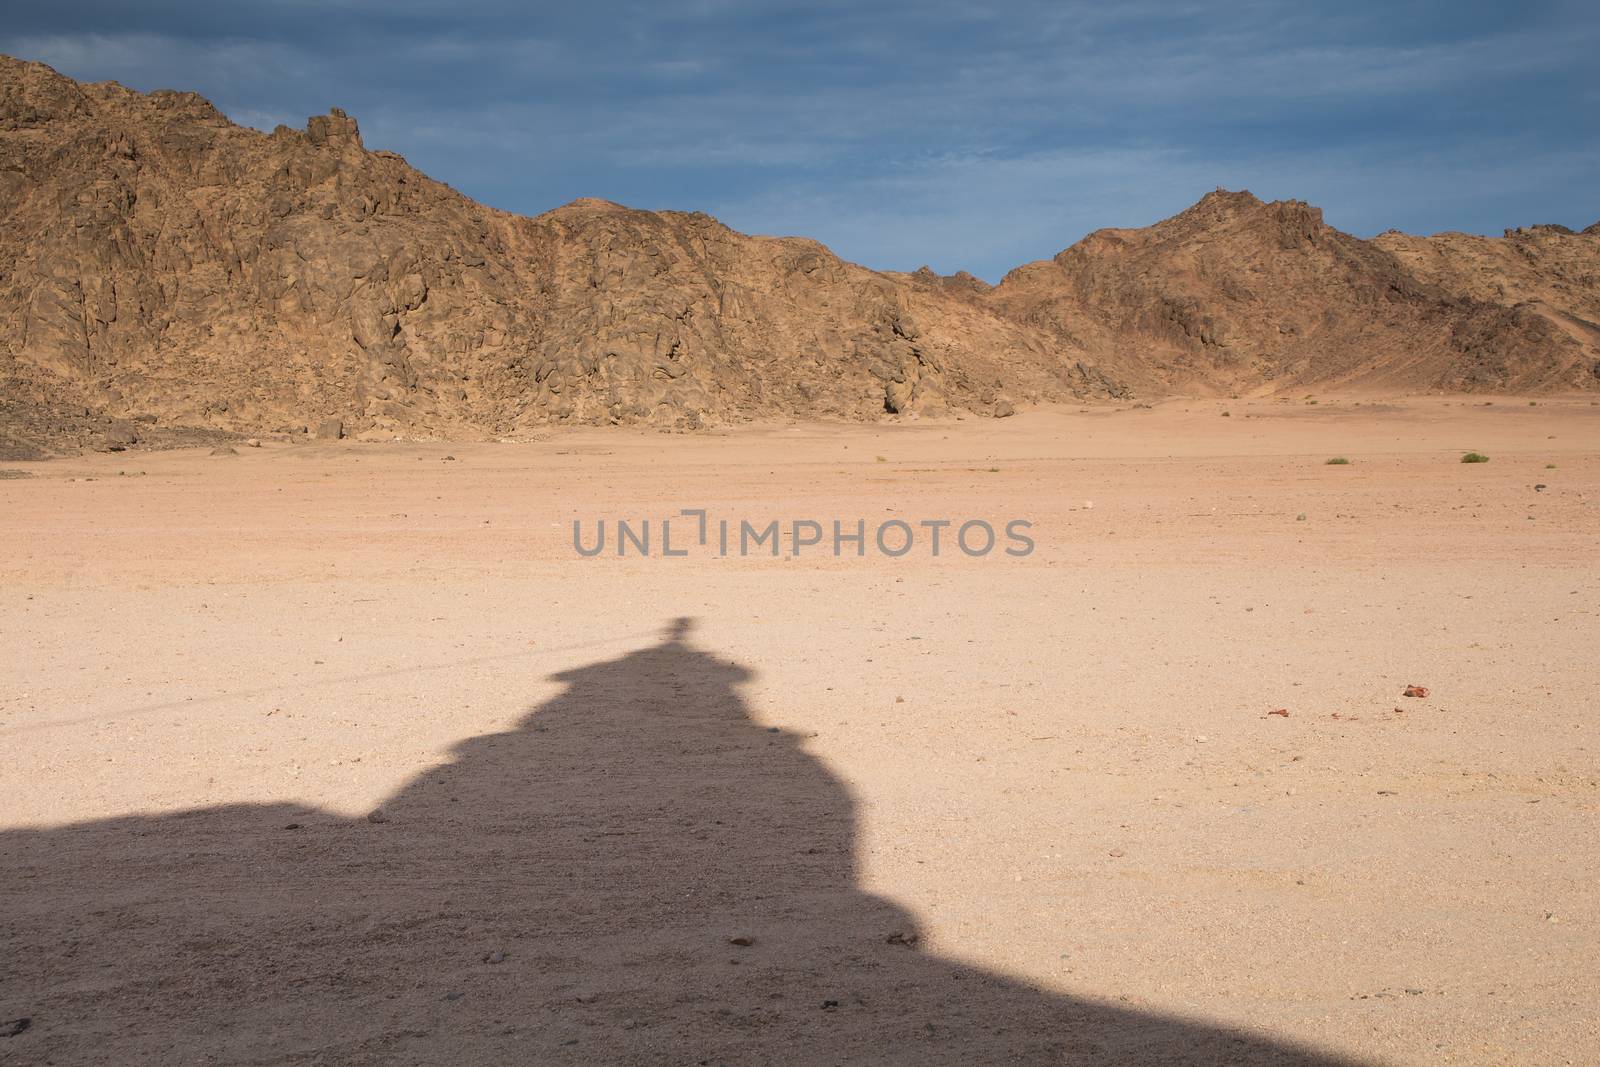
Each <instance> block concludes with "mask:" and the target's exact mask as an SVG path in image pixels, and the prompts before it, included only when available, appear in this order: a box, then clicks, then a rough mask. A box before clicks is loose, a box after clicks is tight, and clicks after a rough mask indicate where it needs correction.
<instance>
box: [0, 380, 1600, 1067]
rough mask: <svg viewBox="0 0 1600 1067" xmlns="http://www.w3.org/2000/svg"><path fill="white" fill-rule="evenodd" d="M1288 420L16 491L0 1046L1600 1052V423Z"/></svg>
mask: <svg viewBox="0 0 1600 1067" xmlns="http://www.w3.org/2000/svg"><path fill="white" fill-rule="evenodd" d="M1317 399H1318V403H1316V404H1311V403H1308V402H1306V401H1305V400H1302V399H1295V400H1292V401H1290V400H1271V399H1258V400H1230V401H1222V400H1184V399H1175V400H1169V401H1165V402H1162V403H1158V404H1156V405H1155V406H1154V407H1153V408H1143V407H1140V408H1133V407H1124V408H1122V409H1119V410H1110V409H1099V408H1097V409H1093V410H1078V409H1076V408H1070V407H1069V408H1041V409H1034V410H1027V411H1023V412H1022V413H1020V414H1019V415H1018V416H1017V417H1015V418H1010V419H1005V420H1001V421H995V420H992V419H968V420H927V421H914V422H909V423H905V424H880V425H860V424H820V423H802V424H762V425H756V426H748V427H741V428H738V429H735V430H729V431H726V432H719V433H715V434H704V435H691V436H684V435H667V434H661V433H655V432H650V431H646V430H630V429H615V428H614V429H610V430H606V429H572V430H562V431H551V432H550V433H549V434H548V435H547V436H545V437H544V439H542V440H537V441H531V442H519V443H506V444H496V443H476V444H369V443H360V442H351V441H345V442H337V443H315V444H305V443H302V444H290V443H287V442H281V441H277V440H266V441H264V442H263V443H262V445H261V447H259V448H251V447H245V446H244V445H242V444H241V445H239V446H238V447H237V451H236V454H232V455H229V454H223V455H212V454H210V453H209V450H207V449H191V450H182V451H173V452H161V453H139V452H128V453H122V454H87V455H83V456H79V457H71V458H60V459H54V460H50V461H46V462H38V463H8V464H5V465H4V466H6V467H7V468H8V469H13V470H21V471H24V472H26V473H27V474H28V475H31V476H29V477H21V478H12V479H7V480H0V537H3V539H4V543H5V545H6V546H7V552H6V553H5V556H4V559H3V562H0V569H3V573H0V632H3V634H4V641H5V648H6V655H5V656H4V657H3V658H0V737H3V741H4V752H5V759H4V765H5V767H6V771H5V773H4V774H3V775H0V899H3V907H0V916H3V917H0V1024H4V1026H5V1027H6V1028H7V1029H9V1030H11V1031H13V1036H10V1037H4V1038H0V1058H4V1059H5V1060H6V1061H8V1062H15V1063H43V1062H57V1063H65V1062H106V1063H113V1062H115V1063H138V1062H149V1063H156V1062H159V1063H197V1062H209V1061H211V1060H214V1059H224V1060H228V1061H231V1062H305V1063H335V1062H337V1063H362V1062H371V1063H377V1062H385V1063H389V1062H405V1063H435V1062H441V1061H444V1060H447V1059H448V1060H451V1061H457V1062H524V1063H564V1062H572V1063H578V1062H620V1063H641V1064H642V1063H756V1062H793V1063H808V1064H809V1063H836V1062H846V1061H852V1060H855V1061H859V1060H862V1059H868V1058H870V1059H873V1060H877V1061H881V1062H899V1063H906V1064H926V1063H998V1062H1023V1063H1046V1062H1070V1063H1096V1064H1099V1063H1256V1062H1259V1063H1363V1064H1369V1063H1371V1064H1380V1063H1381V1064H1419V1065H1420V1064H1439V1063H1451V1064H1579V1063H1591V1062H1593V1061H1594V1058H1595V1056H1596V1050H1597V1049H1600V1023H1597V1010H1596V1008H1595V1003H1594V998H1593V994H1594V989H1593V981H1594V977H1595V961H1596V959H1600V911H1597V903H1600V900H1597V894H1596V888H1595V880H1594V875H1595V871H1596V870H1597V869H1600V841H1597V837H1596V834H1595V826H1596V814H1597V807H1600V760H1597V752H1600V738H1597V736H1596V733H1597V724H1600V720H1597V718H1596V709H1597V708H1600V672H1597V671H1596V670H1595V665H1594V664H1595V661H1594V654H1595V649H1596V647H1600V624H1597V614H1596V612H1597V608H1596V594H1597V591H1600V572H1597V569H1596V561H1597V560H1600V407H1596V406H1594V404H1593V403H1592V402H1591V401H1589V400H1588V399H1573V400H1561V399H1549V398H1540V399H1539V400H1538V402H1537V404H1532V405H1530V403H1529V402H1528V401H1527V400H1515V399H1508V398H1504V397H1498V398H1495V399H1494V401H1493V402H1492V403H1486V402H1485V401H1484V400H1483V399H1481V398H1426V399H1409V400H1396V401H1393V402H1384V403H1377V402H1373V401H1371V400H1364V401H1363V402H1361V403H1359V404H1358V403H1357V402H1356V401H1355V400H1353V399H1348V398H1337V397H1319V398H1317ZM1224 411H1226V412H1227V413H1228V414H1227V417H1223V415H1222V413H1223V412H1224ZM1469 449H1476V450H1478V451H1480V452H1482V453H1485V454H1487V455H1488V456H1489V457H1490V462H1488V463H1483V464H1463V463H1461V462H1460V457H1461V455H1462V453H1463V452H1465V451H1467V450H1469ZM1336 456H1343V457H1347V458H1348V459H1350V460H1351V462H1350V463H1349V464H1348V465H1328V464H1327V463H1326V462H1325V461H1326V460H1327V459H1329V458H1332V457H1336ZM1552 465H1553V466H1552ZM1539 486H1543V488H1542V489H1541V488H1538V487H1539ZM694 507H703V508H706V509H708V510H709V511H710V513H711V515H712V516H713V518H715V517H718V516H721V517H732V518H749V519H752V520H765V519H767V518H783V519H786V520H787V519H789V518H815V519H818V520H831V519H834V518H839V519H843V520H846V521H848V522H850V523H853V522H854V521H855V520H856V519H858V518H863V519H866V520H869V521H872V522H877V521H882V520H884V519H886V518H895V517H899V518H902V519H905V520H907V521H913V520H916V519H922V518H937V517H950V518H954V519H957V520H961V519H965V518H971V517H978V518H985V519H989V520H992V521H996V522H1003V521H1005V520H1009V519H1011V518H1015V517H1021V518H1026V519H1029V520H1031V521H1032V522H1033V523H1034V527H1033V531H1032V532H1033V536H1034V537H1035V539H1036V544H1037V548H1036V551H1035V552H1034V553H1033V554H1031V555H1029V556H1027V557H1023V558H1013V557H1006V556H1004V555H1002V554H998V553H996V554H993V555H991V556H986V557H984V558H981V559H975V558H969V557H965V556H963V555H960V554H959V553H949V552H946V553H945V554H943V555H941V556H940V557H938V558H934V557H932V556H931V555H929V554H928V553H927V552H926V551H921V550H918V551H913V552H912V553H910V554H908V555H907V556H905V557H903V558H899V559H888V558H884V557H882V556H881V555H877V554H871V555H868V556H867V557H865V558H854V557H845V558H838V559H836V558H833V557H832V556H831V555H829V554H826V553H825V552H818V553H816V554H813V553H811V552H809V551H807V552H802V554H801V555H800V556H799V557H797V558H789V557H788V556H787V555H784V556H780V558H778V559H773V558H770V557H750V558H717V557H716V556H715V555H714V554H706V553H704V552H697V553H693V554H691V555H690V556H689V557H686V558H662V557H660V556H659V555H657V556H653V557H651V558H643V559H641V558H623V559H618V558H616V556H615V555H614V554H610V553H607V554H603V555H601V556H599V557H596V558H593V559H585V558H579V557H578V556H577V555H576V554H575V553H574V551H573V549H572V545H571V534H572V530H571V524H572V521H573V520H574V519H580V520H582V521H584V522H585V523H588V522H590V521H592V520H594V519H598V518H602V517H604V518H608V519H615V518H616V517H625V518H659V517H662V516H670V515H674V514H676V513H677V511H678V510H679V509H681V508H694ZM1300 516H1303V518H1301V517H1300ZM1408 686H1421V687H1425V688H1426V689H1427V690H1428V695H1427V696H1426V697H1406V696H1403V695H1402V694H1403V692H1404V691H1405V690H1406V688H1407V687H1408ZM1280 709H1281V710H1282V711H1283V712H1286V713H1287V714H1273V713H1274V712H1277V711H1279V710H1280ZM741 942H748V943H747V944H746V943H741ZM9 1020H16V1022H8V1021H9ZM22 1020H27V1022H26V1023H24V1022H22Z"/></svg>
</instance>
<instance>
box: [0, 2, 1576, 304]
mask: <svg viewBox="0 0 1600 1067" xmlns="http://www.w3.org/2000/svg"><path fill="white" fill-rule="evenodd" d="M0 52H5V53H8V54H11V55H16V56H20V57H22V58H26V59H39V60H43V61H44V62H47V63H49V64H51V65H52V66H54V67H56V68H57V69H58V70H61V71H62V72H63V73H66V74H70V75H72V76H73V77H75V78H79V79H85V80H103V79H115V80H117V81H120V82H122V83H123V84H125V85H129V86H131V87H133V88H136V89H143V90H149V89H156V88H178V89H194V90H196V91H198V92H200V93H203V94H204V95H205V96H207V97H209V98H210V99H211V100H213V101H214V102H215V103H216V104H217V105H218V106H219V107H220V108H222V110H223V111H224V112H226V113H227V114H228V115H229V116H230V117H231V118H233V119H234V120H235V121H236V122H241V123H246V124H249V125H253V126H259V127H262V128H264V129H270V128H271V127H272V126H273V125H275V124H276V123H279V122H284V123H288V124H290V125H294V126H303V125H304V122H305V118H306V116H307V115H311V114H315V113H321V112H324V111H326V110H327V108H328V107H329V106H330V105H337V106H340V107H343V108H345V110H347V111H349V112H350V113H351V114H352V115H354V116H356V117H357V118H358V119H359V120H360V122H361V127H362V133H363V135H364V137H365V139H366V142H367V145H368V147H372V148H386V149H390V150H392V151H396V152H400V153H402V154H404V155H405V156H406V157H407V158H408V159H410V161H411V162H412V163H413V164H415V165H416V166H418V167H420V168H421V169H422V170H424V171H426V172H427V173H429V174H430V175H432V176H434V177H435V178H438V179H440V180H442V181H446V182H449V183H450V184H451V185H453V186H455V187H456V188H458V189H460V190H462V191H463V192H465V193H467V194H469V195H471V196H473V197H476V198H477V199H479V200H482V201H484V202H485V203H489V204H493V205H495V206H496V207H501V208H506V209H509V210H513V211H520V212H525V213H529V214H535V213H538V212H540V211H544V210H547V209H549V208H551V207H554V206H556V205H558V204H561V203H564V202H566V201H568V200H571V199H574V198H576V197H579V196H600V197H606V198H608V199H612V200H618V201H621V202H623V203H626V204H630V205H634V206H637V207H647V208H678V209H683V210H703V211H708V212H710V213H712V214H714V215H716V216H718V217H719V218H721V219H722V220H723V221H724V222H726V223H728V224H729V225H731V226H733V227H735V228H737V229H740V230H744V231H747V232H753V233H783V234H804V235H806V236H810V237H815V238H817V239H819V240H821V241H823V242H825V243H827V244H828V245H830V246H832V247H833V248H834V249H835V250H836V251H837V252H839V253H840V254H841V255H843V256H845V257H846V258H848V259H853V260H856V261H858V262H861V263H865V264H867V265H868V266H872V267H879V268H887V269H900V270H909V269H913V268H915V267H917V266H919V265H921V264H925V263H926V264H929V265H931V266H932V267H933V268H934V269H936V270H939V271H942V272H946V273H949V272H953V271H955V270H959V269H965V270H970V271H972V272H973V273H975V274H978V275H979V276H981V277H986V278H989V279H991V280H995V279H997V278H998V277H999V276H1000V275H1001V274H1003V273H1004V272H1005V271H1006V270H1008V269H1010V268H1011V267H1014V266H1016V265H1018V264H1020V263H1023V262H1026V261H1028V260H1032V259H1039V258H1043V257H1047V256H1050V255H1053V254H1054V253H1056V252H1057V251H1059V250H1060V249H1062V248H1064V247H1065V246H1067V245H1068V244H1070V243H1072V242H1073V241H1075V240H1077V239H1078V238H1079V237H1081V236H1083V235H1084V234H1085V233H1087V232H1088V231H1090V230H1092V229H1095V228H1097V227H1100V226H1111V225H1117V226H1136V225H1145V224H1148V223H1150V222H1153V221H1155V220H1157V219H1159V218H1163V217H1165V216H1167V215H1170V214H1173V213H1174V212H1176V211H1179V210H1181V209H1183V208H1184V207H1186V206H1187V205H1189V204H1190V203H1192V202H1194V201H1195V200H1197V199H1198V198H1199V197H1200V196H1201V195H1203V194H1204V193H1205V192H1207V191H1208V190H1210V189H1212V188H1215V187H1217V186H1219V185H1220V186H1225V187H1227V188H1233V189H1237V188H1248V189H1250V190H1252V191H1253V192H1255V193H1256V194H1257V195H1258V196H1261V197H1263V198H1264V199H1277V198H1288V197H1294V198H1297V199H1302V200H1309V201H1311V202H1312V203H1314V204H1317V205H1319V206H1321V207H1323V208H1324V209H1325V211H1326V215H1327V218H1328V221H1330V222H1331V223H1333V224H1334V225H1337V226H1340V227H1342V228H1344V229H1347V230H1351V231H1353V232H1355V233H1359V234H1363V235H1369V234H1372V233H1376V232H1378V231H1380V230H1384V229H1387V228H1389V227H1395V228H1398V229H1403V230H1407V231H1409V232H1420V233H1429V232H1435V231H1438V230H1446V229H1456V230H1467V231H1472V232H1480V233H1496V234H1497V233H1499V232H1500V230H1501V229H1503V228H1504V227H1507V226H1516V225H1525V224H1529V223H1535V222H1560V223H1565V224H1566V225H1569V226H1573V227H1574V228H1577V227H1582V226H1587V225H1588V224H1590V223H1592V222H1594V221H1596V219H1597V218H1600V58H1597V57H1600V7H1597V6H1596V5H1595V3H1594V2H1593V0H1580V2H1552V3H1540V2H1533V3H1523V4H1515V3H1495V4H1489V3H1476V2H1471V0H1464V2H1463V0H1458V2H1454V3H1444V2H1426V3H1423V2H1407V0H1389V2H1385V3H1368V2H1365V0H1349V2H1343V3H1337V4H1307V3H1289V2H1280V0H1235V2H1231V3H1209V2H1176V3H1146V2H1143V0H1128V2H1123V3H1102V4H1086V3H1076V2H1070V0H1061V2H1053V3H1052V2H1039V3H1033V2H1017V3H1005V4H984V3H976V2H968V3H947V2H945V0H919V2H915V3H900V2H894V0H889V2H879V3H874V2H871V0H857V2H845V3H839V2H834V0H813V2H811V3H806V4H794V5H787V4H771V3H734V2H726V0H688V2H674V0H660V2H656V3H639V4H634V3H611V2H602V0H595V2H590V3H582V4H574V3H566V4H552V5H548V6H545V5H539V4H525V3H472V2H470V0H457V2H453V3H436V2H433V0H388V2H379V0H319V2H311V0H278V2H268V0H258V2H255V3H250V4H244V3H240V4H229V3H225V2H218V0H208V2H200V3H196V2H188V0H141V2H138V3H130V2H128V0H100V2H88V3H76V2H56V3H50V4H35V3H31V2H29V0H22V2H20V3H19V2H17V0H12V2H11V3H9V4H8V5H7V14H6V16H5V17H4V19H3V20H0Z"/></svg>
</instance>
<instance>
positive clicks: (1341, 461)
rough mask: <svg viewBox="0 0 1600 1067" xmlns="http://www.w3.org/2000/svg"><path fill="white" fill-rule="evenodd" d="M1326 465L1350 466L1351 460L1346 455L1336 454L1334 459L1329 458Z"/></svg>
mask: <svg viewBox="0 0 1600 1067" xmlns="http://www.w3.org/2000/svg"><path fill="white" fill-rule="evenodd" d="M1324 466H1328V467H1348V466H1350V461H1349V460H1348V459H1346V458H1345V457H1344V456H1334V457H1333V458H1332V459H1330V460H1328V461H1327V463H1326V464H1324Z"/></svg>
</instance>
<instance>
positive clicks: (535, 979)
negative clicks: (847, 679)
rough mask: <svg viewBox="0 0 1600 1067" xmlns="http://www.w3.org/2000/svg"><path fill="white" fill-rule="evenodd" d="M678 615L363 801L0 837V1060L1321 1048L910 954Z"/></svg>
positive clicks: (764, 1058)
mask: <svg viewBox="0 0 1600 1067" xmlns="http://www.w3.org/2000/svg"><path fill="white" fill-rule="evenodd" d="M690 629H691V623H690V621H689V620H687V619H679V620H677V621H676V622H674V623H673V624H672V625H671V626H670V627H669V628H668V630H667V632H666V633H665V634H664V636H663V637H662V639H661V640H660V641H659V642H658V643H657V644H655V645H653V646H651V647H649V648H645V649H642V650H639V651H635V652H630V653H628V654H626V655H623V656H620V657H618V658H616V659H612V660H607V661H604V662H597V663H592V664H589V665H587V666H584V667H580V668H577V669H575V670H570V671H566V672H563V673H561V674H558V675H556V676H555V678H556V680H558V681H561V682H563V683H565V685H566V688H565V690H564V691H563V692H561V693H560V694H559V695H557V696H556V697H555V698H553V699H551V700H550V701H548V702H546V703H544V704H542V705H540V706H539V707H538V708H536V709H534V710H533V711H532V712H531V713H530V714H529V715H528V716H526V717H525V718H524V720H523V721H522V722H521V723H520V724H519V725H518V727H517V728H516V729H514V730H510V731H507V732H505V733H499V734H490V735H486V736H482V737H475V738H472V739H470V740H467V741H464V742H462V743H461V744H460V745H458V746H456V748H455V749H454V751H453V759H452V760H451V761H450V762H449V763H446V764H444V765H442V766H440V767H438V768H436V769H434V770H431V771H429V772H427V773H425V774H423V775H421V776H420V777H418V778H417V779H416V780H414V781H413V782H411V783H410V784H409V785H407V786H406V787H405V788H403V789H402V790H401V791H400V792H399V793H398V794H396V795H395V796H394V797H393V798H392V799H391V800H390V801H389V802H388V803H387V804H385V805H384V807H383V809H382V814H381V816H378V817H376V821H371V820H368V819H356V820H351V819H347V818H344V817H341V816H337V815H334V814H331V813H328V812H323V811H319V810H316V809H307V808H299V807H294V806H290V805H234V806H228V807H219V808H208V809H204V810H198V811H192V812H186V813H181V814H177V815H164V816H159V817H140V816H133V817H127V818H117V819H110V820H104V821H98V822H92V823H84V824H79V825H74V826H69V827H65V828H62V829H54V830H44V831H9V832H5V833H3V834H0V861H3V873H0V889H3V892H4V914H3V918H0V1035H4V1034H5V1033H6V1032H7V1030H8V1029H9V1030H11V1031H14V1032H13V1033H12V1035H11V1036H9V1037H7V1036H0V1059H6V1060H9V1061H10V1062H18V1063H28V1062H38V1063H42V1062H47V1061H48V1062H54V1063H90V1062H108V1063H112V1062H114V1063H132V1062H152V1063H153V1062H160V1063H172V1062H225V1063H267V1062H272V1063H277V1062H306V1063H341V1064H342V1063H396V1062H399V1063H458V1062H485V1063H499V1062H522V1063H540V1064H544V1063H628V1064H680V1063H681V1064H744V1063H798V1064H829V1063H904V1064H917V1065H921V1064H934V1063H951V1064H989V1063H1027V1064H1034V1063H1065V1064H1094V1065H1102V1064H1123V1063H1126V1064H1196V1065H1198V1064H1278V1065H1288V1064H1295V1065H1308V1067H1309V1065H1329V1067H1331V1065H1333V1064H1335V1063H1342V1062H1345V1061H1341V1060H1338V1059H1337V1058H1335V1057H1329V1056H1324V1055H1320V1054H1317V1053H1314V1052H1311V1051H1309V1050H1306V1049H1303V1048H1298V1047H1295V1046H1291V1045H1288V1044H1282V1043H1278V1042H1275V1041H1271V1040H1267V1039H1263V1038H1261V1037H1258V1036H1253V1035H1246V1034H1243V1033H1238V1032H1234V1031H1230V1030H1227V1029H1222V1028H1215V1027H1210V1026H1206V1025H1203V1024H1200V1023H1196V1022H1192V1021H1186V1020H1181V1019H1177V1018H1172V1017H1168V1016H1163V1015H1159V1014H1155V1013H1150V1012H1143V1011H1137V1010H1131V1009H1126V1008H1119V1007H1114V1006H1108V1005H1106V1004H1103V1003H1098V1002H1094V1001H1089V1000H1081V999H1075V998H1071V997H1064V996H1060V995H1056V994H1052V993H1049V992H1046V991H1042V990H1040V989H1037V988H1034V987H1032V986H1029V985H1027V984H1025V983H1022V982H1019V981H1016V980H1013V979H1009V978H1006V977H1004V976H1001V975H998V974H994V973H990V972H987V971H984V970H982V969H979V968H975V967H971V966H967V965H964V964H961V963H957V962H954V961H950V960H946V959H941V958H939V957H938V956H936V955H933V954H931V953H928V952H925V951H922V950H921V949H920V948H919V947H918V942H919V936H918V935H919V931H918V929H917V925H916V922H915V920H914V919H913V918H912V916H910V915H909V914H908V913H906V912H905V911H904V910H903V909H901V908H899V907H897V906H896V905H894V904H893V903H892V902H890V901H887V900H885V899H883V898H881V897H877V896H874V895H872V894H870V893H868V892H866V891H865V890H863V889H862V888H861V887H860V884H859V877H858V873H857V870H856V865H855V849H854V842H855V832H856V826H855V821H856V816H855V809H854V802H853V800H852V798H851V796H850V794H849V792H848V791H847V790H846V789H845V787H844V786H843V785H842V783H840V782H839V781H838V780H837V779H836V778H835V777H834V776H833V775H832V774H830V773H829V771H828V769H827V768H826V767H825V766H824V765H823V764H821V763H820V762H819V761H818V760H816V759H815V758H814V757H812V756H810V755H808V754H807V753H806V752H805V751H803V749H802V748H801V746H800V739H799V738H797V737H795V736H792V735H789V734H786V733H782V732H778V731H774V730H769V729H766V728H763V727H761V726H759V725H758V724H756V723H754V722H753V721H752V720H751V718H750V715H749V712H748V709H747V708H746V706H745V703H744V701H743V699H742V698H741V697H740V696H739V692H738V687H739V685H740V684H741V683H743V682H745V681H748V680H749V679H750V678H751V677H752V675H751V673H750V672H749V671H748V670H747V669H746V668H744V667H741V666H740V665H738V664H736V663H732V662H729V661H727V660H724V659H721V658H719V657H717V656H715V655H713V654H711V653H709V652H706V651H703V650H701V649H698V648H696V647H695V646H694V645H693V644H692V643H691V640H690ZM12 1019H15V1020H17V1021H16V1022H12V1023H9V1024H8V1023H7V1020H12ZM22 1020H27V1022H26V1024H25V1025H24V1023H23V1022H22Z"/></svg>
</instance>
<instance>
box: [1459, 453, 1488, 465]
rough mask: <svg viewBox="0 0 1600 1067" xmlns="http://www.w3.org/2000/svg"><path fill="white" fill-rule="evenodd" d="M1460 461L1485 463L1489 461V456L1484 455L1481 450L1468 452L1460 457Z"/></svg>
mask: <svg viewBox="0 0 1600 1067" xmlns="http://www.w3.org/2000/svg"><path fill="white" fill-rule="evenodd" d="M1461 462H1463V463H1487V462H1489V457H1488V456H1486V455H1484V454H1483V453H1482V452H1468V453H1467V454H1466V455H1464V456H1462V457H1461Z"/></svg>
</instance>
